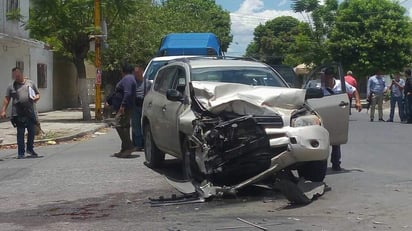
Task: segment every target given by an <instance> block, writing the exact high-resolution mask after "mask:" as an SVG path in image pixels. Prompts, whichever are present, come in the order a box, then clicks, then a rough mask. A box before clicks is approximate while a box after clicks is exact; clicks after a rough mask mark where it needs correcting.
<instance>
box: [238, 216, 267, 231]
mask: <svg viewBox="0 0 412 231" xmlns="http://www.w3.org/2000/svg"><path fill="white" fill-rule="evenodd" d="M236 220H238V221H241V222H243V223H246V224H248V225H251V226H253V227H256V228H258V229H260V230H268V229H267V228H265V227H262V226H260V225H257V224H254V223H252V222H250V221H247V220H244V219H242V218H240V217H238V218H236Z"/></svg>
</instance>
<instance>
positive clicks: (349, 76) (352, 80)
mask: <svg viewBox="0 0 412 231" xmlns="http://www.w3.org/2000/svg"><path fill="white" fill-rule="evenodd" d="M345 82H347V83H349V84H350V85H352V86H354V87H355V88H356V89H357V88H358V82H357V81H356V79H355V77H353V75H352V71H348V72H346V76H345ZM348 97H349V115H351V114H352V99H353V94H351V93H348Z"/></svg>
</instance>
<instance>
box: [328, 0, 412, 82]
mask: <svg viewBox="0 0 412 231" xmlns="http://www.w3.org/2000/svg"><path fill="white" fill-rule="evenodd" d="M338 12H339V13H338V15H337V18H336V25H335V27H334V28H333V30H332V31H331V33H330V36H329V38H330V40H329V42H328V47H329V49H330V51H331V54H332V56H333V58H334V59H335V60H337V61H340V62H342V63H343V64H344V66H345V67H347V68H348V69H351V70H354V71H355V72H356V73H359V75H360V76H369V75H371V74H373V73H374V72H375V71H376V69H377V68H380V69H382V70H383V71H385V72H388V73H389V72H396V71H399V70H401V69H403V68H404V67H405V66H407V65H409V64H410V62H411V45H412V38H411V36H410V35H411V32H412V27H411V22H410V20H409V18H408V17H406V16H405V9H404V8H403V7H402V6H400V5H399V4H398V3H396V2H392V1H390V0H370V1H363V0H350V1H349V0H346V1H344V2H342V4H341V5H340V7H339V11H338Z"/></svg>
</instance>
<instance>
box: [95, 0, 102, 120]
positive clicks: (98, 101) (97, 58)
mask: <svg viewBox="0 0 412 231" xmlns="http://www.w3.org/2000/svg"><path fill="white" fill-rule="evenodd" d="M94 26H95V27H96V28H100V27H101V25H100V0H94ZM94 38H95V59H94V64H95V66H96V82H95V86H96V88H95V111H94V112H95V118H96V120H101V119H102V99H101V98H102V96H101V95H102V94H101V85H102V60H101V54H100V49H101V46H100V44H101V38H102V35H101V29H99V34H97V35H95V36H94Z"/></svg>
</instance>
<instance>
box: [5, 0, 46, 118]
mask: <svg viewBox="0 0 412 231" xmlns="http://www.w3.org/2000/svg"><path fill="white" fill-rule="evenodd" d="M29 8H30V2H29V0H0V96H1V101H3V97H4V96H5V91H6V88H7V86H8V85H9V84H10V83H11V82H12V79H11V69H12V68H13V67H16V66H18V67H20V68H22V69H23V74H24V75H25V76H27V77H28V78H29V79H31V80H32V81H34V82H35V83H36V85H37V87H38V88H39V91H40V101H39V102H38V103H37V109H38V110H39V111H49V110H52V109H53V79H52V78H53V53H52V51H50V50H48V49H47V48H46V46H45V44H44V43H43V42H40V41H37V40H33V39H30V38H29V31H27V30H26V29H25V27H24V24H25V23H26V22H27V21H28V19H29ZM10 15H14V17H13V16H10ZM16 15H18V16H19V17H16ZM10 108H11V107H9V110H10Z"/></svg>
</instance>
